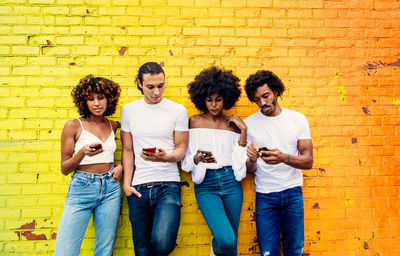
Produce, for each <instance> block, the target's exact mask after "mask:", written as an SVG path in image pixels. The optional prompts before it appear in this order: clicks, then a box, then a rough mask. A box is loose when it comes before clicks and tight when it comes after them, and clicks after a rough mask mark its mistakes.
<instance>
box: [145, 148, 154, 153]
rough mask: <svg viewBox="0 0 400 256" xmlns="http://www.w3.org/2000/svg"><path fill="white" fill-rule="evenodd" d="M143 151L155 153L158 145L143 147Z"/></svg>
mask: <svg viewBox="0 0 400 256" xmlns="http://www.w3.org/2000/svg"><path fill="white" fill-rule="evenodd" d="M142 151H147V152H153V153H155V152H156V147H154V148H142Z"/></svg>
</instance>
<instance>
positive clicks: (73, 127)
mask: <svg viewBox="0 0 400 256" xmlns="http://www.w3.org/2000/svg"><path fill="white" fill-rule="evenodd" d="M78 129H79V124H78V121H76V120H70V121H67V122H66V123H65V126H64V129H63V131H62V133H61V172H62V173H63V174H64V175H68V174H69V173H71V172H72V171H74V170H75V169H76V168H77V167H78V166H79V164H80V163H81V162H82V159H83V158H84V157H85V156H94V155H97V154H99V153H101V152H103V149H97V150H95V149H93V148H90V147H89V145H85V146H84V147H82V148H81V149H80V150H79V151H78V152H77V153H76V154H75V155H74V148H75V134H76V133H77V131H78Z"/></svg>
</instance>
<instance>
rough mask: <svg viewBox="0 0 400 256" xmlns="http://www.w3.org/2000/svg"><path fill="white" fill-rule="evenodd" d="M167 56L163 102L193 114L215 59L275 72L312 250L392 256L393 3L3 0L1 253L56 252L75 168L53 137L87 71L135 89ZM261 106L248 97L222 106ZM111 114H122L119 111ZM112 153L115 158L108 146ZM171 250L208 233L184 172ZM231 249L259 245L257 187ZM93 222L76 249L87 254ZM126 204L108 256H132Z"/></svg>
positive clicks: (396, 74) (398, 16) (197, 242)
mask: <svg viewBox="0 0 400 256" xmlns="http://www.w3.org/2000/svg"><path fill="white" fill-rule="evenodd" d="M147 61H157V62H160V63H163V65H164V68H165V71H166V74H167V83H168V85H167V89H166V91H165V96H166V97H167V98H170V99H172V100H175V101H177V102H180V103H182V104H184V105H185V106H186V107H187V109H188V111H189V114H190V115H192V114H195V113H196V111H195V109H194V107H193V105H192V103H191V102H190V101H189V99H188V95H187V89H186V85H187V84H188V83H189V82H190V81H191V80H192V79H193V78H194V76H195V75H196V74H197V73H198V72H199V71H200V70H202V69H203V68H206V67H208V66H210V65H218V66H223V67H225V68H227V69H232V70H233V71H234V73H235V74H237V75H238V76H239V77H240V78H241V80H242V84H244V81H245V79H246V78H247V77H248V75H250V74H251V73H254V72H255V71H257V70H259V69H269V70H272V71H273V72H275V73H276V74H277V75H278V76H279V77H281V78H282V80H283V82H284V83H285V84H286V86H287V90H286V92H285V93H284V95H283V97H282V99H280V104H281V105H282V106H284V107H286V108H290V109H294V110H297V111H299V112H302V113H304V114H305V115H306V116H307V118H308V120H309V123H310V126H311V134H312V138H313V143H314V168H313V169H312V170H308V171H304V176H305V178H304V199H305V235H306V244H305V254H306V255H317V256H319V255H374V256H378V255H380V256H382V255H385V256H386V255H400V216H399V214H400V212H399V208H400V189H399V185H400V176H399V167H400V147H399V146H400V86H399V81H400V2H399V1H396V0H371V1H359V0H343V1H341V0H285V1H278V0H216V1H214V0H213V1H211V0H185V1H178V0H141V1H139V0H124V1H122V0H96V1H94V0H6V1H3V2H2V4H0V163H1V166H2V171H1V172H0V254H2V255H28V254H34V255H41V254H44V255H51V254H52V250H53V248H54V241H55V240H54V238H55V236H56V232H57V225H58V222H59V218H60V216H61V212H62V207H63V204H64V200H65V195H66V192H67V183H68V180H69V177H63V176H62V174H61V172H60V168H59V164H60V150H59V148H60V141H59V139H60V133H61V130H62V128H63V125H64V123H65V121H66V120H68V119H72V118H75V117H77V116H78V115H77V112H76V110H75V108H74V107H73V104H72V100H71V97H70V96H69V93H70V91H71V88H72V87H73V86H74V85H75V84H77V82H78V81H79V79H80V78H81V77H83V76H85V75H87V74H89V73H92V74H94V75H98V76H104V77H108V78H111V79H113V80H115V81H116V82H118V83H120V84H121V86H122V96H121V101H120V106H119V109H120V107H121V106H122V105H123V104H125V103H127V102H130V101H133V100H135V99H138V98H140V97H141V96H140V93H139V91H138V90H137V89H136V87H135V86H134V78H135V76H136V71H137V69H138V67H139V66H140V65H141V64H143V63H144V62H147ZM255 111H257V107H256V106H254V105H252V104H250V103H249V101H248V100H247V98H246V97H245V95H243V97H242V98H241V99H240V101H239V104H238V105H237V106H236V107H235V109H233V110H232V111H230V113H235V114H238V115H239V116H241V117H242V118H245V117H247V116H248V115H250V114H252V113H253V112H255ZM113 118H114V119H115V120H117V119H118V118H119V113H117V114H115V115H114V116H113ZM118 145H119V146H118V148H119V150H118V152H117V154H116V158H117V160H119V159H120V148H121V147H120V141H118ZM182 181H183V182H184V183H183V186H182V188H183V191H182V196H183V197H182V203H183V207H182V221H181V226H180V231H179V236H178V241H177V249H176V250H175V251H174V252H173V255H207V254H208V253H209V248H210V245H209V243H210V239H211V236H210V232H209V230H208V228H207V226H206V225H205V222H204V220H203V218H202V216H201V213H200V211H199V210H198V208H197V205H196V201H195V198H194V194H193V183H192V182H191V181H190V176H189V175H188V174H187V173H182ZM242 184H243V188H244V191H245V194H244V204H243V210H242V218H241V223H240V231H239V253H240V254H241V255H257V253H258V247H257V243H256V234H255V222H254V183H253V181H252V177H251V176H249V177H247V178H246V179H245V180H244V181H243V182H242ZM93 234H94V231H93V227H91V224H90V228H89V230H88V232H87V234H86V237H85V240H84V243H83V247H82V255H91V254H92V248H93V240H94V238H93ZM132 246H133V245H132V241H131V235H130V224H129V219H128V216H127V205H126V200H125V199H124V201H123V205H122V215H121V218H120V225H119V231H118V237H117V241H116V245H115V254H116V255H128V254H129V255H131V254H132Z"/></svg>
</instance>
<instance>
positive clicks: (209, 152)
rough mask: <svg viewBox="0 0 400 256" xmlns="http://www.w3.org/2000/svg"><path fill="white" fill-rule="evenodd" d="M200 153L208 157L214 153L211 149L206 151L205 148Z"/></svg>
mask: <svg viewBox="0 0 400 256" xmlns="http://www.w3.org/2000/svg"><path fill="white" fill-rule="evenodd" d="M200 153H202V154H203V156H204V157H207V156H212V153H211V151H204V150H200Z"/></svg>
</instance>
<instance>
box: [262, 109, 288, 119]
mask: <svg viewBox="0 0 400 256" xmlns="http://www.w3.org/2000/svg"><path fill="white" fill-rule="evenodd" d="M281 109H282V111H281V113H279V115H277V116H266V115H264V114H263V113H262V112H261V110H259V111H258V113H259V115H260V116H262V117H264V118H270V119H279V118H282V117H283V116H284V114H286V112H287V109H286V108H284V107H281Z"/></svg>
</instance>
